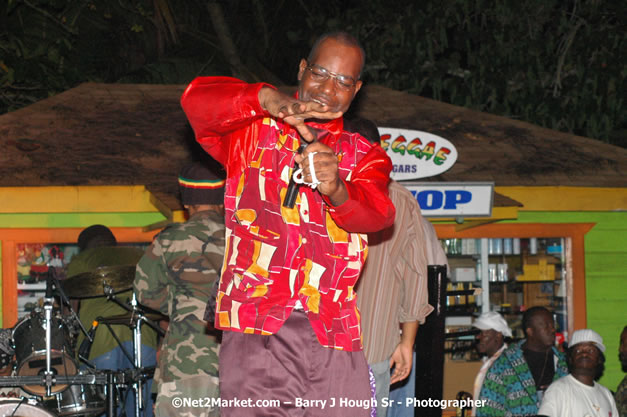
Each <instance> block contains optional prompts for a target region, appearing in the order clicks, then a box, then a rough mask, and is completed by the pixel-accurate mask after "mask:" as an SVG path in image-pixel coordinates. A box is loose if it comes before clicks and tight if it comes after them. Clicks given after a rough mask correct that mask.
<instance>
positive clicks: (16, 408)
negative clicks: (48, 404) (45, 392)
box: [0, 399, 57, 417]
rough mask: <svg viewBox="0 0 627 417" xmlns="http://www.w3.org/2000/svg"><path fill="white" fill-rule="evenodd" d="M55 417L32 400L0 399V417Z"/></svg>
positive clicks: (55, 416)
mask: <svg viewBox="0 0 627 417" xmlns="http://www.w3.org/2000/svg"><path fill="white" fill-rule="evenodd" d="M9 416H14V417H57V415H56V414H54V413H51V412H49V411H46V410H45V409H43V408H41V407H39V406H38V405H37V403H36V402H35V401H34V400H15V399H11V400H4V399H2V400H0V417H9Z"/></svg>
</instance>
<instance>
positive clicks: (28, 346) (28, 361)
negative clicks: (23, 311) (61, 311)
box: [12, 310, 77, 396]
mask: <svg viewBox="0 0 627 417" xmlns="http://www.w3.org/2000/svg"><path fill="white" fill-rule="evenodd" d="M44 322H45V317H44V313H43V311H41V310H35V311H33V312H31V314H30V315H29V316H26V317H25V318H24V319H22V321H21V322H19V323H18V324H17V325H16V326H15V328H14V329H13V335H12V336H13V344H14V347H15V358H16V362H17V369H16V372H17V375H18V376H33V375H43V374H44V372H45V370H46V329H45V328H44ZM51 324H52V325H51V328H50V357H51V358H50V367H51V369H52V372H53V373H54V374H55V375H75V374H76V372H77V368H76V362H75V361H74V359H72V358H73V356H74V355H73V351H72V347H71V339H70V334H69V331H68V329H67V327H66V325H65V323H64V322H63V320H62V318H61V317H59V316H58V315H55V316H53V317H52V320H51ZM65 388H67V385H53V386H52V392H53V393H57V392H59V391H63V390H64V389H65ZM22 389H23V390H24V391H26V392H28V393H30V394H33V395H39V396H42V395H45V393H46V387H44V386H42V385H25V386H23V387H22Z"/></svg>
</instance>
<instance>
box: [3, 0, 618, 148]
mask: <svg viewBox="0 0 627 417" xmlns="http://www.w3.org/2000/svg"><path fill="white" fill-rule="evenodd" d="M218 5H219V6H221V7H220V8H219V9H218V11H220V12H221V13H223V18H224V19H223V21H224V22H226V23H227V26H228V27H227V29H228V31H227V32H226V35H227V36H228V39H227V40H226V41H225V37H224V36H225V31H224V29H225V28H224V27H222V25H221V24H219V20H218V21H216V20H215V16H216V15H215V11H216V7H214V6H216V3H214V2H208V1H206V0H188V1H184V2H175V1H173V0H139V1H138V0H99V1H95V0H93V1H87V0H8V3H7V5H6V6H4V7H3V8H2V10H0V25H1V26H2V28H3V29H1V32H0V51H1V54H2V55H0V83H1V85H0V88H1V90H0V93H1V96H0V112H6V111H10V110H13V109H16V108H19V107H22V106H24V105H27V104H30V103H32V102H34V101H36V100H39V99H41V98H43V97H46V96H48V95H51V94H55V93H58V92H60V91H64V90H66V89H68V88H71V87H73V86H75V85H77V84H79V83H81V82H84V81H103V82H145V83H186V82H188V81H189V80H191V78H193V77H194V76H195V75H209V74H213V75H229V74H234V73H235V74H239V75H240V76H242V77H244V78H247V79H249V80H260V79H261V80H269V81H271V82H274V83H280V82H284V83H287V84H294V83H295V81H296V80H295V74H296V66H297V64H298V61H299V59H300V58H302V57H306V54H307V52H308V49H309V47H310V45H311V44H312V42H313V40H314V38H315V37H316V36H317V35H319V34H320V33H322V32H325V31H328V30H339V29H342V30H348V31H350V32H352V33H354V34H356V35H357V36H358V37H359V38H360V39H361V40H362V42H363V44H364V47H365V49H366V52H367V56H368V58H367V66H366V68H365V73H364V78H365V81H366V82H369V83H374V84H382V85H385V86H388V87H391V88H394V89H398V90H404V91H408V92H411V93H414V94H419V95H422V96H426V97H431V98H434V99H437V100H442V101H445V102H449V103H452V104H456V105H461V106H466V107H470V108H473V109H476V110H480V111H485V112H489V113H494V114H499V115H504V116H508V117H511V118H516V119H521V120H525V121H529V122H531V123H535V124H538V125H541V126H545V127H548V128H552V129H557V130H562V131H566V132H572V133H576V134H579V135H583V136H588V137H593V138H597V139H600V140H603V141H606V142H610V143H615V144H619V145H622V146H626V141H627V140H626V138H625V136H626V135H625V132H626V128H627V126H626V125H627V117H626V110H625V94H624V91H626V88H625V87H626V86H625V75H626V72H627V70H626V69H625V65H624V55H623V51H624V50H625V46H626V45H625V38H626V36H625V29H624V21H625V16H624V7H622V5H621V3H620V2H618V1H602V0H588V1H585V0H526V1H522V2H521V1H509V0H508V1H498V0H476V1H472V2H470V1H467V0H438V1H435V0H423V1H420V2H416V1H414V0H397V1H395V2H389V1H383V0H370V1H369V2H363V1H355V0H319V1H316V2H306V1H304V0H290V1H287V0H272V1H270V0H229V1H224V2H220V3H218ZM220 9H221V10H220ZM210 11H211V13H210ZM234 52H235V53H237V54H239V56H234V55H233V53H234ZM234 66H237V67H238V68H235V67H234Z"/></svg>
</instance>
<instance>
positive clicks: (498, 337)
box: [472, 311, 512, 416]
mask: <svg viewBox="0 0 627 417" xmlns="http://www.w3.org/2000/svg"><path fill="white" fill-rule="evenodd" d="M473 327H476V328H477V329H479V330H481V333H479V334H478V335H477V351H478V352H479V353H480V354H482V355H486V356H485V357H484V358H483V365H481V369H479V373H478V374H477V376H476V377H475V383H474V387H473V388H474V389H473V399H476V400H478V399H479V393H480V392H481V386H482V385H483V379H484V378H485V374H486V372H488V369H490V365H492V363H494V361H495V360H497V358H498V357H499V356H501V353H503V351H504V350H505V349H507V343H505V338H506V337H507V338H511V337H512V331H511V329H510V328H509V326H508V325H507V322H506V321H505V319H504V318H503V316H501V315H500V314H499V313H497V312H494V311H489V312H487V313H483V314H482V315H481V316H479V318H477V320H475V322H474V323H473ZM473 404H474V402H473ZM476 411H477V409H476V407H475V406H474V405H473V407H472V415H473V416H474V415H475V413H476Z"/></svg>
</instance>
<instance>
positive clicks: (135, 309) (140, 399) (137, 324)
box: [103, 281, 149, 417]
mask: <svg viewBox="0 0 627 417" xmlns="http://www.w3.org/2000/svg"><path fill="white" fill-rule="evenodd" d="M103 290H104V293H105V295H106V296H107V299H108V300H110V301H113V302H115V303H116V304H118V305H119V306H120V307H122V308H124V309H125V310H127V311H129V312H130V313H131V320H130V326H131V328H132V329H133V357H134V361H133V362H134V363H133V365H134V367H135V369H138V370H141V369H142V350H141V342H142V333H141V324H142V322H148V321H149V320H148V319H147V318H146V317H145V316H144V315H143V312H142V310H141V309H140V308H139V306H138V303H137V297H136V296H135V293H133V296H132V298H131V307H128V306H127V305H126V304H124V303H122V302H121V301H120V300H118V299H117V297H116V296H115V291H114V290H113V287H111V286H110V285H109V284H107V282H106V281H103ZM133 391H134V392H135V417H140V415H141V412H142V411H143V410H144V408H145V405H144V394H143V378H142V377H141V376H140V377H139V378H137V379H136V380H135V381H134V382H133Z"/></svg>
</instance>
